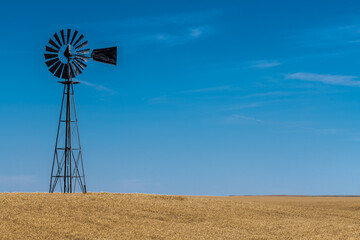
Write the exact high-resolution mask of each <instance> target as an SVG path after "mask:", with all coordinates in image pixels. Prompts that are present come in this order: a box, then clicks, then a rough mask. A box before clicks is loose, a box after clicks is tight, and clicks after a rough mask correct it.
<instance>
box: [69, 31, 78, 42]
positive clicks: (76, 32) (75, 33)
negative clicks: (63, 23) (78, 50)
mask: <svg viewBox="0 0 360 240" xmlns="http://www.w3.org/2000/svg"><path fill="white" fill-rule="evenodd" d="M77 34H78V31H77V30H75V32H74V35H73V37H72V39H71V42H70V44H72V43H73V41H74V39H75V37H76V35H77Z"/></svg>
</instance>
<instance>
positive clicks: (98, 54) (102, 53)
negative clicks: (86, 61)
mask: <svg viewBox="0 0 360 240" xmlns="http://www.w3.org/2000/svg"><path fill="white" fill-rule="evenodd" d="M91 57H92V59H94V60H95V61H98V62H103V63H108V64H112V65H116V61H117V47H110V48H101V49H94V50H93V51H92V53H91Z"/></svg>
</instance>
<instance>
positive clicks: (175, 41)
mask: <svg viewBox="0 0 360 240" xmlns="http://www.w3.org/2000/svg"><path fill="white" fill-rule="evenodd" d="M212 33H215V29H214V28H213V27H212V26H209V25H205V26H199V27H192V28H188V29H186V30H185V31H181V32H178V33H171V34H170V33H158V34H150V35H147V36H142V37H139V38H138V39H137V40H135V42H133V44H144V43H163V44H167V45H171V46H174V45H180V44H184V43H187V42H189V41H192V40H196V39H199V38H202V37H204V36H206V35H209V34H212Z"/></svg>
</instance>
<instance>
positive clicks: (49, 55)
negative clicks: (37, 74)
mask: <svg viewBox="0 0 360 240" xmlns="http://www.w3.org/2000/svg"><path fill="white" fill-rule="evenodd" d="M44 55H45V59H46V60H48V59H50V58H55V57H57V56H58V55H57V54H48V53H45V54H44Z"/></svg>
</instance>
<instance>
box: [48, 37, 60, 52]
mask: <svg viewBox="0 0 360 240" xmlns="http://www.w3.org/2000/svg"><path fill="white" fill-rule="evenodd" d="M49 43H50V44H51V45H52V46H53V47H55V48H56V49H59V50H60V47H59V46H58V45H57V44H56V43H55V42H54V41H53V40H52V39H51V38H50V40H49Z"/></svg>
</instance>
